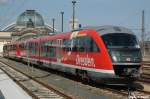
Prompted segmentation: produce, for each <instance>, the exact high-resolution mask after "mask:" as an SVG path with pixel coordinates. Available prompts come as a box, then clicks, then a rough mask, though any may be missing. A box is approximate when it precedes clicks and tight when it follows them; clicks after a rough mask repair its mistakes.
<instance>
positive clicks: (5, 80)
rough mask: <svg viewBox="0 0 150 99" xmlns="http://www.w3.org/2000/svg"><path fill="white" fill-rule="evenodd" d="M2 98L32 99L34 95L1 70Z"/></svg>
mask: <svg viewBox="0 0 150 99" xmlns="http://www.w3.org/2000/svg"><path fill="white" fill-rule="evenodd" d="M0 99H32V97H31V96H29V95H28V94H27V93H26V92H25V91H24V90H23V89H22V88H21V87H20V86H19V85H17V84H16V83H15V82H14V81H13V80H12V79H11V78H9V76H7V75H6V74H5V73H4V72H3V71H2V70H0Z"/></svg>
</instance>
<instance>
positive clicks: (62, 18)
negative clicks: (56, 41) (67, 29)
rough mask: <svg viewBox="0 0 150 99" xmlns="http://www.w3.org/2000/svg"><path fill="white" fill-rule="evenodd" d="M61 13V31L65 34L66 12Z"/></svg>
mask: <svg viewBox="0 0 150 99" xmlns="http://www.w3.org/2000/svg"><path fill="white" fill-rule="evenodd" d="M60 13H61V31H62V32H63V30H64V16H63V15H64V12H63V11H62V12H60Z"/></svg>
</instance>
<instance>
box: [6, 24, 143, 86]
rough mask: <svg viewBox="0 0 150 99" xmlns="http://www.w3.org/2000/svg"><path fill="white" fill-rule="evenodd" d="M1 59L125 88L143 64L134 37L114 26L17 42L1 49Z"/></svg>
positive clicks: (135, 76) (122, 28)
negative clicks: (14, 60)
mask: <svg viewBox="0 0 150 99" xmlns="http://www.w3.org/2000/svg"><path fill="white" fill-rule="evenodd" d="M4 56H5V57H9V58H15V59H20V60H22V61H26V62H27V61H30V62H31V63H32V64H38V65H41V66H46V67H48V68H52V69H56V70H59V71H62V72H67V73H71V74H73V75H76V76H77V77H78V76H80V77H81V78H83V79H89V80H94V81H96V82H101V83H106V84H122V83H123V84H125V83H129V81H133V79H134V78H137V77H139V76H140V73H141V72H140V71H141V60H142V55H141V50H140V46H139V43H138V40H137V38H136V36H135V35H134V34H133V32H132V31H130V30H129V29H127V28H124V27H117V26H100V27H88V28H84V29H80V30H78V31H73V32H67V33H60V34H55V35H50V36H43V37H39V38H32V39H29V40H25V41H16V42H14V43H10V44H6V45H5V46H4Z"/></svg>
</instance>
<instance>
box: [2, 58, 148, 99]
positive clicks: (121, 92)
mask: <svg viewBox="0 0 150 99" xmlns="http://www.w3.org/2000/svg"><path fill="white" fill-rule="evenodd" d="M2 64H4V65H8V64H10V63H7V64H6V63H4V62H3V61H2ZM11 64H13V63H11ZM9 66H10V65H9ZM3 67H5V66H3ZM10 68H12V66H10ZM14 69H15V70H16V68H14ZM6 71H8V70H6ZM17 71H18V70H17ZM19 72H20V71H19ZM6 73H7V72H6ZM22 74H24V73H22ZM8 75H11V74H8ZM25 75H26V74H25ZM27 77H28V75H27ZM13 78H14V77H13ZM15 78H18V79H14V81H16V82H19V83H20V82H22V83H23V82H27V81H29V80H31V79H34V78H33V77H32V76H31V77H28V78H23V77H21V76H17V75H16V76H15ZM30 82H32V81H30ZM38 82H39V81H38ZM28 85H30V86H31V87H30V86H27V87H25V86H24V85H23V88H24V89H25V90H27V92H28V93H29V94H30V95H31V96H32V97H33V98H34V99H39V98H44V99H53V98H50V97H51V96H47V93H48V92H47V91H45V90H44V91H42V90H43V88H38V87H34V85H37V84H28ZM20 86H22V84H21V85H20ZM44 86H47V85H45V84H44ZM28 88H29V89H28ZM95 88H97V86H96V87H95ZM48 89H49V88H48ZM52 89H53V88H52ZM93 89H94V88H93ZM101 89H102V90H103V91H106V93H112V94H116V95H117V96H119V97H121V98H119V99H122V97H135V96H136V97H143V96H148V95H149V94H150V93H149V92H146V91H141V90H137V91H134V92H132V91H130V92H128V91H127V89H125V90H124V89H123V90H118V89H115V88H109V87H105V88H101V87H100V90H101ZM34 93H36V94H34ZM53 93H55V90H54V92H53ZM56 93H57V91H56ZM42 94H43V96H42ZM45 96H46V97H45ZM53 96H55V95H53ZM56 96H57V97H58V98H54V99H64V98H67V99H71V98H72V97H70V96H67V97H66V96H65V95H62V93H58V94H56ZM132 99H133V98H132Z"/></svg>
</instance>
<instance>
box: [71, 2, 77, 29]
mask: <svg viewBox="0 0 150 99" xmlns="http://www.w3.org/2000/svg"><path fill="white" fill-rule="evenodd" d="M75 4H76V1H75V0H73V1H72V7H73V15H72V30H74V29H75V27H74V21H75Z"/></svg>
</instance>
